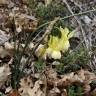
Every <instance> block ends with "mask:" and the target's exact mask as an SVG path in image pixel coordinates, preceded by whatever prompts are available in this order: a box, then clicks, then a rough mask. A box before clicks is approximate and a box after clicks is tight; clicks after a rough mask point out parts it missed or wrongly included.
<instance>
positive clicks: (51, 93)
mask: <svg viewBox="0 0 96 96" xmlns="http://www.w3.org/2000/svg"><path fill="white" fill-rule="evenodd" d="M58 95H60V90H59V89H58V88H57V87H54V88H52V89H51V90H50V91H49V92H48V96H58Z"/></svg>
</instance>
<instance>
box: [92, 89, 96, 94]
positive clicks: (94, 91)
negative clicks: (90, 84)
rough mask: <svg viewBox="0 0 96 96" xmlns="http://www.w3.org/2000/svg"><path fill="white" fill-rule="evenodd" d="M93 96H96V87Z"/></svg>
mask: <svg viewBox="0 0 96 96" xmlns="http://www.w3.org/2000/svg"><path fill="white" fill-rule="evenodd" d="M91 96H96V88H95V89H94V90H93V91H92V92H91Z"/></svg>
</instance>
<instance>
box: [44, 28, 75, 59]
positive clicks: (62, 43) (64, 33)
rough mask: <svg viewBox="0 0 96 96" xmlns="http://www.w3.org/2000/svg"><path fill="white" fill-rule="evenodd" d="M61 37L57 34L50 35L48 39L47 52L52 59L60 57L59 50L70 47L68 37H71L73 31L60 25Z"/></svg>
mask: <svg viewBox="0 0 96 96" xmlns="http://www.w3.org/2000/svg"><path fill="white" fill-rule="evenodd" d="M60 32H61V38H59V37H58V36H52V35H51V36H50V39H49V41H48V48H47V49H46V50H47V54H48V56H49V57H51V58H54V59H60V58H61V51H62V52H65V51H67V50H68V48H69V47H70V43H69V39H70V38H71V37H73V35H74V33H73V32H70V31H69V30H68V28H64V29H63V28H62V27H60Z"/></svg>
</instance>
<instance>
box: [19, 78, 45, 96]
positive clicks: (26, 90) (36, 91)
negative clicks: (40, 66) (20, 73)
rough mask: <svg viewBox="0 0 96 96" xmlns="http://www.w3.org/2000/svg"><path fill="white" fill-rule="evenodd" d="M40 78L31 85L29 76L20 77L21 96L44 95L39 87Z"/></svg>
mask: <svg viewBox="0 0 96 96" xmlns="http://www.w3.org/2000/svg"><path fill="white" fill-rule="evenodd" d="M41 83H42V82H41V81H40V80H38V81H36V82H35V84H34V85H33V82H32V80H31V78H30V77H27V78H23V79H21V82H20V85H21V87H20V88H19V92H20V95H21V96H44V94H43V92H42V91H41V89H40V84H41Z"/></svg>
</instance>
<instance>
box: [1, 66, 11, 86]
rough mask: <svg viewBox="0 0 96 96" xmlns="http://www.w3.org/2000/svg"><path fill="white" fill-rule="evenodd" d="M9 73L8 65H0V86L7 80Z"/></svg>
mask: <svg viewBox="0 0 96 96" xmlns="http://www.w3.org/2000/svg"><path fill="white" fill-rule="evenodd" d="M10 74H11V72H10V68H9V65H4V66H2V67H0V87H1V86H2V85H3V84H4V82H5V81H7V79H8V77H9V75H10Z"/></svg>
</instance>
